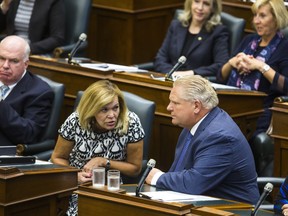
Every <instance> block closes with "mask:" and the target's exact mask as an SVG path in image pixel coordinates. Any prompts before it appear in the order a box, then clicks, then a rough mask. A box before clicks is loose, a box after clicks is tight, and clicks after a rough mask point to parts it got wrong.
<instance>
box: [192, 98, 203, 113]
mask: <svg viewBox="0 0 288 216" xmlns="http://www.w3.org/2000/svg"><path fill="white" fill-rule="evenodd" d="M194 106H195V109H194V112H195V114H198V113H199V112H200V111H201V109H202V103H201V102H200V101H199V100H195V101H194Z"/></svg>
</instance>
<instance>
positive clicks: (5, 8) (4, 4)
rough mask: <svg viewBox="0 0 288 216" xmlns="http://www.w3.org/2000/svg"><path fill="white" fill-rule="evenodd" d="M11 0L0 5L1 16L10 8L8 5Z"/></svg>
mask: <svg viewBox="0 0 288 216" xmlns="http://www.w3.org/2000/svg"><path fill="white" fill-rule="evenodd" d="M12 1H13V0H3V1H2V3H1V10H2V13H3V14H6V13H7V11H8V10H9V8H10V4H11V2H12Z"/></svg>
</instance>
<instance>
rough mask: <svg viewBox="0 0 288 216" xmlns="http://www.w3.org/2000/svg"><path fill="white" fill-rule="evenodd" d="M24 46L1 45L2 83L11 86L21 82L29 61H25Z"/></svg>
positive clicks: (0, 71)
mask: <svg viewBox="0 0 288 216" xmlns="http://www.w3.org/2000/svg"><path fill="white" fill-rule="evenodd" d="M23 50H24V49H23V46H20V47H19V46H17V43H16V44H15V45H14V46H11V44H10V43H9V44H7V43H3V44H0V81H2V82H3V83H4V84H6V85H11V84H14V83H16V82H18V81H19V79H20V78H21V77H22V75H23V73H24V71H25V69H26V68H27V67H28V60H24V59H23V57H24V52H23Z"/></svg>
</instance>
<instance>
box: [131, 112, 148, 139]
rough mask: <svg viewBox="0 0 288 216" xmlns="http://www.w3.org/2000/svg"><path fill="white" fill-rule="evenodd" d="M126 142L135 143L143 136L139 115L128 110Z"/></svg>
mask: <svg viewBox="0 0 288 216" xmlns="http://www.w3.org/2000/svg"><path fill="white" fill-rule="evenodd" d="M128 115H129V128H128V143H136V142H138V141H140V140H142V139H143V138H144V137H145V133H144V129H143V127H142V125H141V122H140V119H139V117H138V116H137V115H136V114H135V113H134V112H131V111H130V112H129V114H128Z"/></svg>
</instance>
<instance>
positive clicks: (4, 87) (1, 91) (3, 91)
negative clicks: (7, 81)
mask: <svg viewBox="0 0 288 216" xmlns="http://www.w3.org/2000/svg"><path fill="white" fill-rule="evenodd" d="M8 90H9V87H8V86H7V85H2V86H1V87H0V96H1V98H0V99H1V100H3V99H4V97H5V95H6V93H7V92H8Z"/></svg>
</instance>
